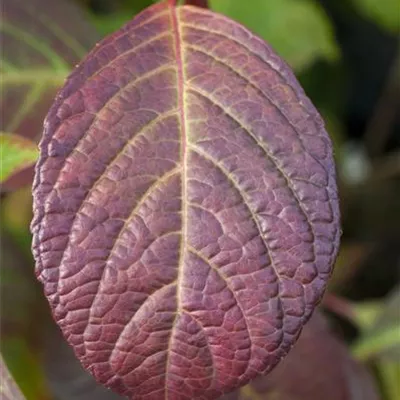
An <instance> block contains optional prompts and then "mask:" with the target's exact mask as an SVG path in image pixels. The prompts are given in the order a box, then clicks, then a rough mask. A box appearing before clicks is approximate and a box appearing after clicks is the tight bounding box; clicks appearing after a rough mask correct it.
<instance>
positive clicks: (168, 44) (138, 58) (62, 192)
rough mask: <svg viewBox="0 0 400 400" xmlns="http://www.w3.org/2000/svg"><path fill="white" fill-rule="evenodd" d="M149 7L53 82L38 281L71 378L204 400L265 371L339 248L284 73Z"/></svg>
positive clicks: (39, 198)
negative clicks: (56, 85) (73, 358)
mask: <svg viewBox="0 0 400 400" xmlns="http://www.w3.org/2000/svg"><path fill="white" fill-rule="evenodd" d="M172 3H173V2H170V3H169V4H166V3H160V4H157V5H155V6H152V7H150V8H148V9H147V10H145V11H144V12H142V13H141V14H139V15H138V16H136V17H135V18H134V19H133V21H132V22H130V23H129V24H128V25H126V26H125V27H123V28H122V29H120V30H119V31H118V32H116V33H115V34H113V35H111V36H110V37H108V38H106V39H105V40H103V41H102V42H101V43H100V44H99V45H98V46H97V47H96V48H95V49H94V50H93V51H92V52H91V53H90V54H89V55H88V57H87V58H86V59H85V60H84V61H83V62H82V63H81V64H80V66H79V67H78V68H77V69H76V70H75V71H74V73H73V74H72V75H71V76H70V77H69V79H68V80H67V82H66V84H65V86H64V88H63V89H62V90H61V92H60V93H59V95H58V97H57V99H56V101H55V103H54V105H53V106H52V108H51V110H50V112H49V114H48V116H47V119H46V122H45V132H44V136H43V139H42V141H41V144H40V149H41V156H40V159H39V162H38V164H37V169H36V178H35V182H34V211H35V216H34V220H33V222H32V232H33V235H34V238H33V251H34V255H35V258H36V273H37V276H38V278H39V280H40V281H41V282H42V283H43V284H44V290H45V293H46V295H47V298H48V300H49V302H50V305H51V307H52V310H53V314H54V317H55V319H56V320H57V321H58V324H59V325H60V327H61V329H62V331H63V333H64V335H65V337H66V338H67V340H68V341H69V343H70V344H71V345H72V346H73V347H74V350H75V352H76V354H77V356H78V357H79V358H80V360H81V362H82V363H83V365H84V366H86V368H88V370H89V371H90V372H91V373H92V374H93V375H94V376H95V377H96V378H97V380H98V381H99V382H102V383H103V384H105V385H106V386H108V387H111V388H113V389H114V390H115V391H117V392H119V393H120V394H123V395H126V396H128V397H129V398H131V399H152V400H157V399H167V398H168V399H170V400H171V399H174V400H175V399H176V400H178V399H194V398H196V399H214V398H217V397H218V396H220V395H221V394H223V393H224V392H227V391H230V390H233V389H235V388H236V387H239V386H241V385H244V384H245V383H247V382H248V381H249V380H251V379H253V378H254V377H256V376H257V375H259V374H265V373H267V372H268V371H270V370H271V369H272V368H273V367H274V366H275V365H276V364H277V363H278V362H279V360H280V359H281V358H282V357H283V356H284V355H285V354H286V353H287V352H288V351H289V349H290V348H291V346H292V345H293V343H294V342H295V340H296V338H297V337H298V335H299V332H300V330H301V328H302V326H303V325H304V323H305V322H306V321H307V320H308V319H309V317H310V315H311V313H312V311H313V309H314V307H315V305H316V304H317V303H318V302H319V300H320V298H321V296H322V294H323V292H324V289H325V286H326V281H327V280H328V278H329V275H330V273H331V269H332V264H333V262H334V259H335V257H336V253H337V248H338V243H339V209H338V199H337V190H336V182H335V167H334V163H333V158H332V146H331V142H330V140H329V137H328V135H327V133H326V132H325V130H324V126H323V122H322V120H321V118H320V116H319V114H318V112H317V111H316V110H315V108H314V107H313V105H312V104H311V102H310V100H309V99H308V98H307V97H306V96H305V94H304V92H303V90H302V89H301V87H300V86H299V84H298V82H297V81H296V79H295V77H294V75H293V73H292V72H291V71H290V69H289V68H288V66H287V65H286V64H285V63H284V62H283V61H282V60H281V59H280V58H279V57H278V56H277V55H276V54H275V53H274V52H273V51H272V49H271V48H270V47H269V46H268V45H267V44H266V43H264V42H263V41H262V40H260V39H259V38H257V37H255V36H254V35H252V34H251V33H250V32H249V31H247V30H246V29H245V28H243V27H242V26H240V25H238V24H237V23H235V22H233V21H231V20H229V19H227V18H225V17H222V16H220V15H218V14H215V13H212V12H210V11H207V10H204V9H200V8H196V7H190V6H183V7H177V8H176V7H174V6H173V4H172Z"/></svg>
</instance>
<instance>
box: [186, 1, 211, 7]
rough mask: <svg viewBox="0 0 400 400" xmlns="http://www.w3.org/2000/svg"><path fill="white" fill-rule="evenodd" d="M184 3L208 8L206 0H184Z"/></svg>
mask: <svg viewBox="0 0 400 400" xmlns="http://www.w3.org/2000/svg"><path fill="white" fill-rule="evenodd" d="M185 4H186V5H188V6H196V7H201V8H208V1H207V0H186V1H185Z"/></svg>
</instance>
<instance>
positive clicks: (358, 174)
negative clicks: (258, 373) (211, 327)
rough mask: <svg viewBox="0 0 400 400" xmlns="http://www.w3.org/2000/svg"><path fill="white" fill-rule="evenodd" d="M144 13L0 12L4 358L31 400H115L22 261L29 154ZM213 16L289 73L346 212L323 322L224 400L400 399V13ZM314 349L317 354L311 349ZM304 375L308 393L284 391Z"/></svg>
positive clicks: (120, 6)
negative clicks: (46, 125) (63, 103)
mask: <svg viewBox="0 0 400 400" xmlns="http://www.w3.org/2000/svg"><path fill="white" fill-rule="evenodd" d="M150 4H152V1H150V0H75V1H73V0H31V1H27V0H3V2H2V5H1V8H2V9H1V11H2V13H1V24H0V34H1V67H0V82H1V98H0V100H1V131H2V133H1V143H2V148H1V153H0V154H1V166H2V172H1V173H0V177H1V181H2V184H1V203H0V217H1V227H0V235H1V244H0V245H1V258H0V263H1V269H0V296H1V298H0V299H1V310H0V316H1V318H0V322H1V353H2V356H3V359H4V360H5V363H6V365H7V367H8V370H9V371H10V373H11V376H12V377H13V378H14V380H15V381H16V383H17V385H18V386H19V387H20V389H21V391H22V393H23V395H24V396H25V398H26V399H28V400H30V399H32V400H56V399H57V400H58V399H60V400H61V399H73V400H75V399H78V400H79V399H85V400H91V399H95V400H98V399H99V400H101V399H105V400H107V399H108V400H112V399H118V398H119V397H118V396H116V395H113V394H112V393H111V392H108V391H107V390H105V389H103V388H101V387H99V386H97V385H96V384H95V382H94V381H93V380H92V379H91V378H90V376H89V375H88V374H86V373H85V372H83V370H82V369H81V368H80V366H79V363H78V362H77V361H76V360H75V358H74V356H73V354H72V351H71V350H70V349H69V347H68V346H67V345H66V344H65V343H64V341H63V339H62V338H61V335H60V333H59V331H58V329H57V328H56V326H55V324H54V322H53V321H52V319H51V316H50V313H49V309H48V306H47V302H46V300H45V299H44V295H43V294H42V290H41V287H40V285H39V284H38V283H37V282H36V279H35V277H34V264H33V260H32V256H31V252H30V242H31V237H30V233H29V224H30V220H31V217H32V212H31V187H30V185H31V182H32V176H33V168H32V161H33V160H34V159H35V158H36V156H37V151H36V144H35V142H37V141H38V140H39V139H40V136H41V130H42V125H43V119H44V117H45V115H46V113H47V110H48V108H49V106H50V105H51V103H52V101H53V99H54V96H55V95H56V93H57V90H58V88H59V87H60V86H61V85H62V84H63V82H64V79H65V77H66V76H67V75H68V74H69V72H70V71H71V70H72V68H73V67H74V66H75V65H76V64H77V63H78V62H79V61H80V60H81V59H82V58H83V57H84V55H85V54H86V52H87V51H88V50H90V49H91V47H93V46H94V44H95V43H96V42H97V41H99V40H100V39H101V38H103V37H104V36H106V35H107V34H109V33H111V32H113V31H115V30H117V29H118V28H119V27H120V26H121V25H122V24H123V23H125V22H126V21H128V20H130V19H131V18H132V17H133V16H134V15H135V14H137V13H138V12H140V10H142V9H143V8H145V7H147V6H149V5H150ZM209 6H210V8H211V9H213V10H215V11H218V12H220V13H223V14H225V15H227V16H229V17H231V18H233V19H235V20H237V21H239V22H241V23H242V24H244V25H245V26H247V27H248V28H249V29H251V30H252V31H254V32H255V33H257V34H258V35H259V36H261V37H263V38H264V39H265V40H266V41H268V42H269V43H270V44H271V45H272V46H273V47H274V48H275V50H276V51H277V53H278V54H280V55H281V56H282V57H283V58H284V59H285V60H286V61H287V62H288V63H289V65H290V66H291V67H292V68H293V70H294V71H295V73H296V75H297V77H298V79H299V80H300V82H301V84H302V85H303V87H304V89H305V91H306V93H307V94H308V95H309V97H310V98H311V99H312V101H313V102H314V104H315V105H316V107H317V108H318V109H319V111H320V112H321V114H322V116H323V117H324V119H325V121H326V125H327V130H328V132H329V133H330V135H331V138H332V139H333V142H334V146H335V157H336V161H337V170H338V179H339V187H340V196H341V209H342V229H343V236H342V243H341V250H340V254H339V257H338V260H337V263H336V267H335V272H334V274H333V277H332V279H331V281H330V285H329V289H328V293H327V295H326V296H325V298H324V300H323V302H322V305H321V314H322V312H323V313H324V314H325V317H324V318H325V320H324V321H322V322H321V321H320V317H321V314H319V315H318V318H317V319H318V321H315V318H314V320H313V322H312V324H310V327H308V328H307V331H306V330H305V333H304V335H302V337H301V339H300V342H299V345H298V348H297V350H296V352H297V353H295V352H293V355H292V356H289V357H288V358H287V360H285V363H286V364H285V365H284V367H278V368H277V371H276V372H274V373H275V375H273V376H272V377H270V378H269V380H261V381H258V382H256V383H255V384H254V385H249V386H247V387H245V388H243V389H241V390H240V391H238V392H237V393H235V394H233V395H232V396H230V397H229V398H231V399H233V398H235V399H254V400H259V399H274V400H302V399H310V400H313V399H316V400H319V399H325V398H326V399H328V397H327V396H328V394H330V395H331V396H336V397H329V399H332V400H348V399H349V400H355V399H357V400H361V399H362V400H364V399H367V398H370V399H383V400H397V399H400V200H399V199H400V113H399V111H400V57H399V33H400V2H399V0H379V1H378V0H340V1H338V0H247V1H239V0H210V1H209ZM15 135H19V136H18V137H17V136H15ZM10 138H12V140H11V139H10ZM32 143H33V144H32ZM17 161H18V162H17ZM17 164H18V165H19V167H18V170H17V171H16V170H15V168H14V167H13V165H17ZM13 168H14V169H13ZM321 318H322V317H321ZM303 336H304V338H303ZM321 338H324V340H325V339H326V341H324V342H322V343H321V344H320V345H318V346H320V347H318V346H317V345H314V346H313V345H311V346H310V343H311V344H315V343H317V342H316V341H315V339H318V340H320V339H321ZM300 343H301V344H300ZM303 344H304V346H303ZM307 346H308V347H307ZM313 347H314V349H313ZM306 348H308V349H309V350H307V351H306V350H305V349H306ZM295 349H296V347H295ZM335 349H340V350H337V351H336V350H335ZM317 350H318V355H316V351H317ZM313 357H317V358H316V359H315V360H316V361H315V362H314V361H312V360H313V359H314V358H313ZM318 357H319V358H318ZM321 357H323V359H321ZM339 358H340V359H339ZM299 360H301V362H299ZM307 360H310V366H309V368H308V370H307V368H306V370H305V371H304V366H305V365H307ZM335 363H336V364H335ZM3 367H4V366H3ZM3 367H0V371H4V370H3V369H2V368H3ZM313 368H314V369H313ZM324 368H326V372H325V371H324V372H325V373H324V378H323V379H322V378H321V379H317V374H318V371H321V369H322V370H324ZM329 368H331V370H330V369H329ZM349 368H350V369H349ZM301 370H303V372H302V373H303V375H301V377H302V380H303V383H304V381H306V380H309V381H310V382H309V384H308V385H307V388H305V387H302V388H299V387H300V386H301V384H299V383H297V384H295V383H293V382H292V380H293V379H294V378H293V376H296V374H299V372H300V371H301ZM285 371H286V372H285ZM330 371H333V372H332V373H330ZM349 371H353V372H349ZM354 371H356V372H354ZM299 376H300V375H299ZM7 382H8V380H6V379H3V381H2V383H1V388H2V389H3V394H1V393H2V392H1V390H0V397H1V396H3V395H4V396H6V395H5V394H4V393H5V392H4V390H6V389H7V387H8V386H7ZM303 386H304V385H303ZM342 386H343V387H345V388H346V389H343V390H341V391H337V392H336V393H337V395H334V394H333V393H334V388H335V387H336V388H339V387H340V388H342ZM361 387H363V388H364V390H366V392H363V391H362V390H361V389H360V388H361ZM5 388H6V389H5ZM357 388H358V389H357ZM365 388H369V389H365ZM10 390H11V389H10ZM271 393H272V394H273V395H272V394H271ZM15 396H16V395H15ZM273 396H275V397H273ZM279 396H280V397H279ZM285 396H286V397H285ZM357 396H358V397H357ZM368 396H370V397H368ZM1 398H3V397H1ZM4 398H7V397H4ZM9 398H10V399H14V398H15V399H17V397H12V396H11V397H9ZM226 399H228V397H226Z"/></svg>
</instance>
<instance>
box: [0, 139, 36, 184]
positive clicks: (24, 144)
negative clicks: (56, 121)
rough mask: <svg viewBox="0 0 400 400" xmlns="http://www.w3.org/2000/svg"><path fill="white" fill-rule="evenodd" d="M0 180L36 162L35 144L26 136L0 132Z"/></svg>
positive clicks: (2, 180)
mask: <svg viewBox="0 0 400 400" xmlns="http://www.w3.org/2000/svg"><path fill="white" fill-rule="evenodd" d="M0 151H1V153H0V182H4V181H5V180H6V179H8V178H9V177H10V176H12V175H13V174H15V173H16V172H18V171H21V170H22V169H25V168H27V167H29V166H31V165H32V164H34V163H35V162H36V159H37V157H38V155H39V152H38V149H37V145H36V144H35V143H34V142H33V141H31V140H29V139H26V138H23V137H21V136H19V135H14V134H11V133H4V132H0Z"/></svg>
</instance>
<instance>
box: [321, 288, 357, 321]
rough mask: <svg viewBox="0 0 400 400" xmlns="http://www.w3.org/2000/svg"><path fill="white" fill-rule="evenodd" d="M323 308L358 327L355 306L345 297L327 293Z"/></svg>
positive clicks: (323, 300)
mask: <svg viewBox="0 0 400 400" xmlns="http://www.w3.org/2000/svg"><path fill="white" fill-rule="evenodd" d="M322 306H323V307H325V308H326V309H327V310H329V311H332V312H333V313H335V314H336V315H339V316H341V317H342V318H345V319H346V320H348V321H349V322H351V323H352V324H354V325H357V323H356V316H355V313H354V308H353V305H352V303H351V302H350V301H348V300H346V299H344V298H343V297H339V296H337V295H335V294H333V293H329V292H328V293H325V296H324V298H323V299H322Z"/></svg>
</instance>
